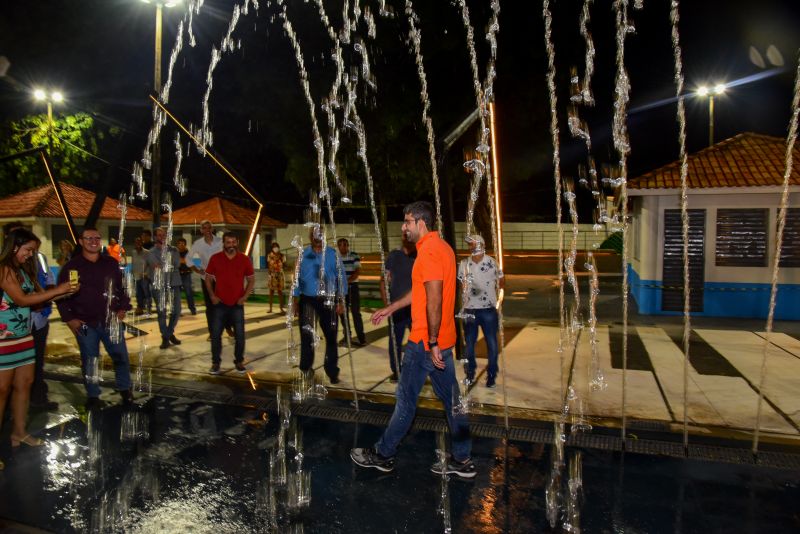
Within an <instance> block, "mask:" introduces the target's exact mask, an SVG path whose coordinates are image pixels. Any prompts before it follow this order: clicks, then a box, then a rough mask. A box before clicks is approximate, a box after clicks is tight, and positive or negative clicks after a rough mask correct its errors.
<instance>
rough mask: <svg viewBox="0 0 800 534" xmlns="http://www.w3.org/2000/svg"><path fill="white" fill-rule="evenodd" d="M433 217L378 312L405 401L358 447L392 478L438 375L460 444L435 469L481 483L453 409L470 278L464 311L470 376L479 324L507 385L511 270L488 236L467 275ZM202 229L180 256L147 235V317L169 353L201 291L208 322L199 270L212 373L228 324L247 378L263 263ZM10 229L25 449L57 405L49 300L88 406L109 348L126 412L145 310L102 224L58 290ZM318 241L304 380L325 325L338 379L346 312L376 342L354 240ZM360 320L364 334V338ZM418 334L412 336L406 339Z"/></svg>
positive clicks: (417, 216) (5, 388)
mask: <svg viewBox="0 0 800 534" xmlns="http://www.w3.org/2000/svg"><path fill="white" fill-rule="evenodd" d="M433 217H434V215H433V209H432V207H431V205H430V204H429V203H427V202H415V203H413V204H410V205H409V206H407V207H406V208H405V210H404V220H403V226H402V230H403V242H402V247H401V248H399V249H397V250H394V251H392V252H391V253H390V254H389V255H388V257H387V259H386V279H385V280H382V283H381V294H382V296H383V300H384V303H385V304H386V306H385V307H384V308H382V309H380V310H378V311H376V312H375V313H374V314H373V315H372V317H371V321H372V323H373V324H375V325H379V324H380V323H382V322H383V321H384V320H385V319H387V318H390V320H391V329H390V330H391V331H390V344H389V356H390V357H389V360H390V367H391V370H392V376H391V379H392V381H394V382H399V384H398V387H397V402H396V405H395V411H394V414H393V416H392V418H391V422H390V424H389V427H388V428H387V429H386V431H385V432H384V434H383V436H382V437H381V439H380V440H379V441H378V442H377V443H376V444H375V445H374V447H369V448H356V449H353V450H352V451H351V457H352V459H353V461H354V462H355V463H356V464H358V465H361V466H363V467H372V468H376V469H379V470H381V471H391V470H392V469H393V468H394V456H395V453H396V450H397V446H398V445H399V442H400V440H401V439H402V437H403V436H404V435H405V433H406V432H407V431H408V429H409V428H410V425H411V422H412V420H413V417H414V412H415V410H416V404H417V397H418V396H419V393H420V391H421V389H422V386H423V385H424V384H425V382H426V380H427V379H428V378H430V380H431V382H432V384H433V388H434V391H435V392H436V394H437V396H438V397H439V398H440V399H441V400H442V402H443V404H444V406H445V410H446V413H447V419H448V423H449V425H450V428H451V436H452V440H453V448H452V451H453V455H452V458H451V460H450V461H449V462H446V463H445V464H436V465H435V466H434V467H433V470H434V471H436V472H440V473H441V472H442V470H445V471H446V472H447V473H451V474H456V475H458V476H461V477H466V478H470V477H472V476H474V475H475V466H474V465H473V464H472V462H471V460H470V449H471V440H470V436H469V426H468V422H467V420H466V418H465V417H464V416H463V415H462V416H459V415H457V414H454V413H453V411H452V403H453V398H454V392H457V391H458V389H459V384H458V381H457V379H456V376H455V369H454V361H453V348H454V347H455V344H456V327H455V302H456V288H457V282H459V281H460V282H461V283H462V284H467V286H466V287H467V290H466V291H465V292H464V299H465V301H464V307H465V316H469V317H471V318H472V319H471V320H468V321H466V322H465V326H464V333H465V336H464V337H465V341H466V358H467V359H468V361H469V363H468V366H467V369H466V372H467V377H468V378H469V379H470V380H474V377H475V372H476V361H475V353H474V347H475V342H476V340H477V331H478V327H479V326H480V327H481V328H482V329H483V332H484V336H485V338H486V343H487V348H488V357H489V364H488V367H487V381H486V385H487V387H494V385H495V379H496V376H497V371H498V365H497V326H498V321H497V312H496V310H495V306H496V303H497V292H498V290H499V289H501V288H502V285H503V274H502V272H500V270H499V269H498V268H497V265H496V263H495V261H494V260H493V259H492V258H491V257H490V256H488V255H486V253H485V249H484V243H483V240H482V239H481V238H480V237H479V236H470V237H469V238H468V241H469V243H470V249H471V257H470V258H468V259H466V260H463V261H462V262H461V263H460V264H459V265H458V266H456V260H455V254H454V252H453V250H452V248H451V247H450V246H449V245H448V244H447V243H446V242H445V241H444V240H442V239H441V238H440V237H439V234H438V233H437V232H436V231H433V230H432V229H433ZM200 228H201V232H202V238H201V239H198V240H196V241H195V242H194V243H192V246H191V248H187V247H186V241H185V240H183V239H179V240H178V241H177V245H178V246H177V247H173V246H171V245H170V244H169V243H167V242H166V232H165V231H164V229H162V228H157V229H155V231H154V232H153V233H152V234H150V233H149V232H145V233H144V234H143V235H142V236H140V237H137V238H136V241H135V245H134V250H133V251H132V252H131V253H130V255H129V256H128V257H129V259H130V261H131V262H132V269H133V274H134V277H135V280H136V299H137V310H136V311H137V312H141V311H143V310H144V309H145V308H146V307H149V304H148V301H147V299H148V297H149V298H150V299H152V301H153V302H154V303H155V307H156V313H157V315H158V325H159V332H160V334H161V340H162V342H161V345H160V347H161V348H162V349H164V348H167V347H169V346H170V345H179V344H180V343H181V342H180V340H178V339H177V338H176V337H175V327H176V325H177V323H178V320H179V318H180V310H181V290H186V289H187V288H189V289H188V290H187V291H186V292H187V304H188V306H189V308H190V310H191V312H192V314H195V313H196V309H195V306H194V300H193V298H191V297H189V295H190V294H191V289H190V288H191V277H192V274H196V275H199V276H200V277H201V278H202V280H203V283H202V290H203V299H204V301H205V313H206V320H207V325H208V328H209V332H210V341H211V368H210V373H211V374H219V373H220V363H221V358H220V356H221V352H222V341H221V338H222V332H223V330H225V329H228V330H229V331H230V333H231V334H232V335H233V337H234V339H235V346H234V364H235V369H236V371H237V372H239V373H245V372H246V367H245V366H244V350H245V332H244V304H245V302H246V300H247V298H248V297H249V296H250V295H251V294H252V293H253V289H254V286H255V277H254V270H253V266H252V263H251V261H250V258H249V257H248V256H246V255H245V254H243V253H241V252H239V250H238V239H237V237H236V235H235V234H233V233H232V232H226V233H225V234H224V235H223V236H222V238H220V237H218V236H216V235H215V234H214V231H213V226H212V224H211V223H210V222H209V221H203V222H202V223H201V226H200ZM7 230H8V231H7V237H6V240H5V243H4V246H3V250H2V253H0V291H1V292H2V295H1V298H0V420H2V415H3V412H4V410H5V404H6V399H7V398H8V397H9V393H10V398H11V410H12V421H13V429H12V432H11V440H12V446H15V447H16V446H21V445H28V446H37V445H40V444H41V441H40V440H39V439H37V438H35V437H32V436H30V435H29V434H28V433H27V432H26V431H25V420H26V414H27V410H28V405H29V401H30V399H31V386H32V385H34V384H37V383H38V384H41V386H40V387H39V388H38V389H39V390H40V391H41V389H42V387H43V388H44V393H43V394H42V393H39V394H38V397H36V400H37V402H39V403H44V404H45V406H47V405H49V404H52V403H50V401H49V400H48V399H47V391H46V383H45V382H44V380H43V378H42V373H43V362H44V351H45V346H46V336H47V328H48V326H47V325H48V319H47V316H48V315H49V313H50V302H52V301H57V302H56V304H57V306H58V309H59V312H60V316H61V320H62V321H63V322H65V323H66V324H67V326H68V327H69V329H70V330H71V332H72V333H73V334H74V335H75V338H76V340H77V343H78V348H79V350H80V356H81V367H82V372H83V375H84V378H85V381H84V382H85V387H86V392H87V397H88V398H87V407H88V408H95V407H99V406H101V405H102V404H103V403H102V402H101V401H100V399H99V396H100V387H99V384H98V380H97V378H98V377H97V376H96V373H97V372H98V361H99V358H100V345H101V344H102V345H103V347H104V348H105V350H106V352H107V353H108V355H109V357H110V359H111V360H112V362H113V364H114V374H115V390H116V391H117V392H118V393H119V394H120V396H121V399H122V402H123V404H130V403H131V402H132V401H133V391H132V384H131V377H130V369H129V365H130V363H129V358H128V351H127V347H126V343H125V336H124V322H123V320H124V319H125V317H126V314H127V313H128V312H129V311H130V310H131V309H132V306H131V303H130V299H129V297H128V295H127V294H126V292H125V291H124V285H123V278H122V272H123V271H122V269H121V268H120V264H119V259H118V258H117V257H115V256H114V255H111V254H109V253H108V250H107V249H106V250H104V249H103V247H102V244H101V235H100V232H98V230H97V229H96V228H90V227H87V228H84V229H83V231H82V232H81V234H80V236H79V238H78V245H79V248H77V249H73V250H70V251H69V257H68V259H67V260H66V261H64V262H61V261H59V263H60V264H61V265H60V267H61V269H60V272H59V275H58V279H57V281H55V280H53V276H52V274H51V273H50V270H49V267H48V266H47V263H46V260H45V259H44V256H43V255H42V254H39V253H38V247H39V245H40V240H39V239H38V238H37V237H36V236H35V235H34V234H33V233H31V232H30V231H28V230H26V229H25V228H22V227H14V228H7ZM151 237H154V240H152V241H151ZM309 238H310V244H309V245H308V246H307V247H306V248H305V249H304V250H303V252H302V256H301V258H300V259H299V261H300V262H301V264H300V270H299V278H298V280H297V285H296V288H295V290H294V293H293V294H292V298H293V299H294V304H295V306H294V310H295V313H297V315H298V316H299V317H300V332H301V357H300V365H299V367H300V370H301V371H303V372H305V373H313V370H312V368H313V363H314V361H313V360H314V348H313V347H314V344H315V343H314V336H315V333H314V332H315V328H316V324H315V323H316V322H318V323H319V326H320V327H321V329H322V332H323V335H324V337H325V343H326V346H325V359H324V369H325V373H326V374H327V375H328V377H329V379H330V382H331V383H332V384H336V383H338V382H339V367H338V350H337V349H338V348H337V339H336V338H337V329H338V320H339V317H340V316H344V317H346V319H345V320H344V321H343V322H344V330H345V339H343V340H342V341H343V342H346V341H347V340H348V339H350V341H351V342H352V343H353V344H354V345H356V346H361V345H364V344H365V343H366V336H365V332H364V325H363V321H362V320H361V314H360V294H359V286H358V279H359V274H360V258H359V257H358V255H357V254H355V253H353V252H351V251H350V250H349V243H348V241H347V240H346V239H340V240H339V241H338V242H337V247H338V254H337V251H336V250H334V249H333V248H332V247H329V246H326V245H325V243H324V235H323V233H322V231H321V229H320V228H319V227H314V228H312V229H311V232H310V235H309ZM194 257H198V258H199V260H200V261H199V266H197V265H195V264H194V262H193V261H191V260H192V259H193V258H194ZM268 265H269V269H268V271H269V282H268V284H269V286H268V287H269V289H270V292H271V295H270V297H272V294H273V293H274V292H277V293H278V295H279V299H280V306H281V311H283V306H284V302H283V288H284V279H283V270H284V265H285V257H284V256H283V254H281V252H280V248H279V247H278V246H277V244H275V245H274V246H273V249H272V251H271V252H270V253H269V256H268ZM165 267H166V268H165ZM109 289H110V292H109ZM271 301H272V298H270V303H271ZM270 311H271V310H270ZM109 314H113V315H115V316H116V320H118V321H119V322H118V324H119V325H121V326H120V328H121V331H122V334H121V335H117V334H115V333H113V332H112V330H113V329H112V328H110V324H111V323H110V322H109V317H108V315H109ZM350 316H352V318H353V330H354V332H355V338H353V337H352V336H351V327H350V321H349V317H350ZM406 332H408V341H407V343H405V344H404V343H403V341H404V339H405V337H406ZM34 389H36V388H34ZM0 468H2V463H1V462H0Z"/></svg>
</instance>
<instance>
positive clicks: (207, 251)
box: [187, 220, 222, 332]
mask: <svg viewBox="0 0 800 534" xmlns="http://www.w3.org/2000/svg"><path fill="white" fill-rule="evenodd" d="M200 232H201V233H202V234H203V238H202V239H198V240H196V241H194V242H193V243H192V248H191V249H189V257H188V258H187V263H189V262H191V260H192V259H194V257H195V256H197V257H199V258H200V267H199V268H198V267H197V266H196V265H194V262H192V264H191V269H192V271H194V272H195V273H197V274H199V275H200V278H202V279H203V280H204V281H205V279H206V267H208V260H210V259H211V256H213V255H214V254H216V253H217V252H222V239H221V238H219V237H217V236H215V235H214V225H212V224H211V221H208V220H205V221H203V222H201V223H200ZM200 287H202V288H203V301H204V302H205V305H206V324H207V325H208V330H209V332H210V331H211V319H212V317H211V315H212V313H213V312H214V306H213V305H212V304H211V295H209V294H208V289H206V285H205V283H203V284H200Z"/></svg>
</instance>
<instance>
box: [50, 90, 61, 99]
mask: <svg viewBox="0 0 800 534" xmlns="http://www.w3.org/2000/svg"><path fill="white" fill-rule="evenodd" d="M50 98H51V99H52V100H53V102H63V101H64V95H63V94H62V93H61V91H54V92H53V94H51V95H50Z"/></svg>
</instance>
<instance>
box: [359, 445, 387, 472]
mask: <svg viewBox="0 0 800 534" xmlns="http://www.w3.org/2000/svg"><path fill="white" fill-rule="evenodd" d="M350 458H351V459H352V460H353V462H354V463H355V464H356V465H360V466H361V467H373V468H375V469H377V470H378V471H383V472H384V473H390V472H392V471H394V457H392V458H384V457H383V456H381V455H380V454H378V453H377V452H376V451H375V449H373V448H372V447H368V448H365V449H362V448H356V449H350Z"/></svg>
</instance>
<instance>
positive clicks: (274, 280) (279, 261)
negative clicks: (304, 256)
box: [267, 252, 285, 291]
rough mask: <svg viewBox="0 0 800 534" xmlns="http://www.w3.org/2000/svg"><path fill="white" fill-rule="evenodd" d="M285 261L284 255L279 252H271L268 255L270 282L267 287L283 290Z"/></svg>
mask: <svg viewBox="0 0 800 534" xmlns="http://www.w3.org/2000/svg"><path fill="white" fill-rule="evenodd" d="M284 262H285V259H284V255H283V254H281V253H280V252H278V253H277V254H276V253H275V252H270V253H269V254H268V255H267V269H268V271H269V282H268V286H267V289H270V290H272V291H283V286H284V277H283V264H284Z"/></svg>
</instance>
